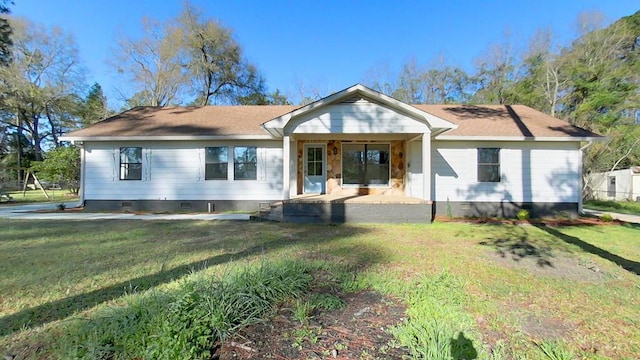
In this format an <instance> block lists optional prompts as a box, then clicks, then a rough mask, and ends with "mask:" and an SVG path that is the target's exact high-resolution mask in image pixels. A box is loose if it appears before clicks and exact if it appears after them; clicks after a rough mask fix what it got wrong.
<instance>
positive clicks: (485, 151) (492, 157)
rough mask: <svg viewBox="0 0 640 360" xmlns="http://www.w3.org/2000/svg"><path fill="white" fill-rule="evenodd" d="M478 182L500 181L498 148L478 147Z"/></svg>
mask: <svg viewBox="0 0 640 360" xmlns="http://www.w3.org/2000/svg"><path fill="white" fill-rule="evenodd" d="M478 182H500V148H478Z"/></svg>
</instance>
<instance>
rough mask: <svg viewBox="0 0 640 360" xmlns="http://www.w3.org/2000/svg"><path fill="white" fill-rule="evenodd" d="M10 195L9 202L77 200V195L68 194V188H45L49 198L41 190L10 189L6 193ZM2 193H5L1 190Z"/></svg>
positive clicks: (3, 202)
mask: <svg viewBox="0 0 640 360" xmlns="http://www.w3.org/2000/svg"><path fill="white" fill-rule="evenodd" d="M8 194H9V196H11V198H12V199H11V203H36V202H52V203H63V202H73V201H78V196H76V195H73V194H70V193H69V191H68V190H65V189H62V190H47V195H49V198H48V199H47V197H46V196H45V194H44V193H43V192H42V190H27V191H26V192H24V193H23V192H22V191H11V192H9V193H8ZM2 195H5V193H4V192H3V193H2ZM6 202H7V201H6V198H4V196H3V198H2V204H5V203H6Z"/></svg>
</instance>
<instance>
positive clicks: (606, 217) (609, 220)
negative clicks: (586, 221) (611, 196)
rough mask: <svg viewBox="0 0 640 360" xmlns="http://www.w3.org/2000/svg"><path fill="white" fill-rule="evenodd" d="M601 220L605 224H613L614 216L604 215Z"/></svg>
mask: <svg viewBox="0 0 640 360" xmlns="http://www.w3.org/2000/svg"><path fill="white" fill-rule="evenodd" d="M600 219H601V220H602V221H604V222H612V221H613V216H611V214H602V216H600Z"/></svg>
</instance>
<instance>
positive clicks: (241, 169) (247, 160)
mask: <svg viewBox="0 0 640 360" xmlns="http://www.w3.org/2000/svg"><path fill="white" fill-rule="evenodd" d="M257 178H258V156H257V151H256V147H255V146H236V147H234V148H233V179H234V180H256V179H257Z"/></svg>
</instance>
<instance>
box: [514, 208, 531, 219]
mask: <svg viewBox="0 0 640 360" xmlns="http://www.w3.org/2000/svg"><path fill="white" fill-rule="evenodd" d="M516 217H517V218H518V220H529V217H530V214H529V211H528V210H525V209H520V211H518V213H517V214H516Z"/></svg>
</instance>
